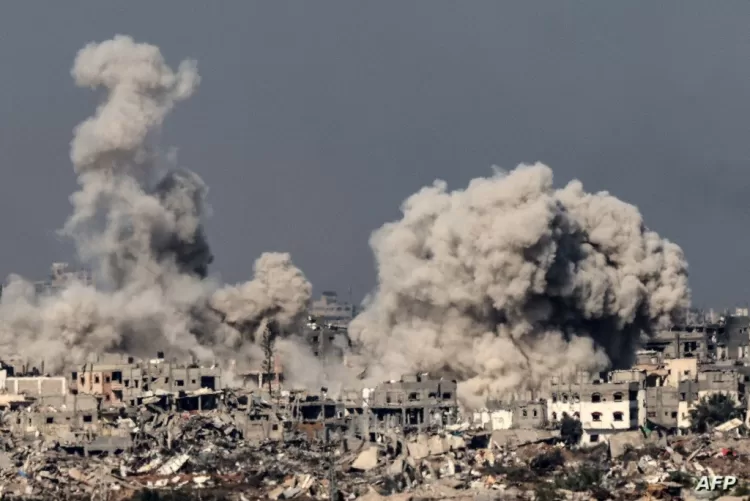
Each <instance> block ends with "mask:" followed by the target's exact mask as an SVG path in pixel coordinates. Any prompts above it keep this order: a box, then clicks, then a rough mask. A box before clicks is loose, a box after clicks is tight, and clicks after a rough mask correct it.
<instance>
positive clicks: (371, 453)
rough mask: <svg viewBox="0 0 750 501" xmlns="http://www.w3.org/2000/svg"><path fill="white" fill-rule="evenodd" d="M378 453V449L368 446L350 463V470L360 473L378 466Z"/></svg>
mask: <svg viewBox="0 0 750 501" xmlns="http://www.w3.org/2000/svg"><path fill="white" fill-rule="evenodd" d="M378 452H379V449H378V448H377V447H375V446H370V447H368V448H366V449H365V450H363V451H362V452H360V453H359V455H358V456H357V459H355V460H354V462H353V463H352V466H351V467H352V469H355V470H360V471H370V470H372V469H373V468H375V467H376V466H377V465H378Z"/></svg>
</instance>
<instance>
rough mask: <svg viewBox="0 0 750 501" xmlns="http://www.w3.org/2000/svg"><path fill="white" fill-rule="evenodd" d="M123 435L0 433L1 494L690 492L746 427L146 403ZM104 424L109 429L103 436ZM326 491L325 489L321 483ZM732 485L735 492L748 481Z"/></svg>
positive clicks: (748, 464) (736, 465)
mask: <svg viewBox="0 0 750 501" xmlns="http://www.w3.org/2000/svg"><path fill="white" fill-rule="evenodd" d="M137 421H138V422H136V421H134V420H132V419H126V420H121V421H120V423H119V425H120V428H122V427H125V428H130V432H131V434H132V437H131V438H132V442H131V444H132V448H126V450H120V449H119V448H118V447H113V448H111V450H109V451H108V452H107V453H106V454H104V455H96V456H89V457H84V456H83V455H81V454H76V451H75V450H71V449H70V448H69V447H67V446H65V447H64V446H63V445H62V444H60V443H58V442H51V441H45V440H42V439H41V438H39V439H36V440H19V439H15V440H14V439H12V438H10V436H5V437H3V438H2V448H3V449H4V451H5V452H4V453H2V454H1V455H0V472H1V473H0V475H1V480H0V488H1V489H2V495H3V498H4V499H58V500H61V499H86V500H91V499H109V500H129V499H133V500H144V501H145V500H178V499H179V500H191V499H201V500H212V499H213V500H224V499H228V500H236V501H250V500H254V499H298V500H304V499H331V498H332V497H333V498H335V499H355V498H359V499H368V500H373V501H375V500H379V499H397V500H409V499H411V500H417V499H457V500H458V499H528V500H534V499H537V500H543V501H547V500H562V499H586V500H588V499H596V500H605V499H614V500H636V499H694V498H696V496H697V495H698V493H696V492H695V490H694V488H693V487H694V485H695V479H696V477H699V476H701V475H736V476H738V477H740V478H741V479H742V478H745V479H748V480H750V438H742V437H740V436H739V430H738V429H735V430H732V431H731V432H728V433H723V434H722V433H716V434H714V435H698V436H690V437H678V436H670V437H666V436H663V437H658V436H657V435H656V434H652V435H651V436H650V437H649V438H646V437H645V436H644V435H643V434H642V433H641V432H640V431H631V432H625V433H620V434H618V435H614V436H613V438H612V439H611V442H610V444H600V445H597V446H595V447H587V448H575V449H569V448H565V447H563V446H562V444H560V443H557V439H556V437H555V436H554V435H553V434H552V433H549V432H544V431H534V430H507V431H495V432H492V433H490V432H476V431H469V430H465V429H460V428H458V427H453V431H442V432H437V431H436V432H432V433H422V434H415V435H410V436H404V435H403V434H400V433H398V432H393V433H388V434H380V435H376V436H375V438H376V440H375V441H374V442H365V441H363V440H360V439H358V438H355V437H347V436H335V437H334V438H333V439H332V440H331V441H330V442H329V443H328V445H327V444H326V443H325V442H323V441H319V440H318V441H316V440H314V439H310V438H309V437H308V436H306V435H304V434H300V435H295V434H294V433H291V432H290V433H287V439H286V440H284V441H282V442H264V443H250V442H246V441H244V439H243V437H242V434H241V433H240V431H239V428H238V427H237V426H235V425H234V424H233V422H232V419H231V418H229V417H227V415H225V414H222V413H219V412H213V413H211V412H209V413H203V414H156V415H145V417H143V418H142V419H138V420H137ZM113 436H114V435H113ZM332 483H333V489H334V492H335V495H334V496H332V495H331V484H332ZM740 484H741V485H738V486H736V487H735V493H736V494H738V495H742V496H746V495H750V488H748V486H745V485H742V481H741V482H740Z"/></svg>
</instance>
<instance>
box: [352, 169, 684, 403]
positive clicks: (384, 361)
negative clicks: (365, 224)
mask: <svg viewBox="0 0 750 501" xmlns="http://www.w3.org/2000/svg"><path fill="white" fill-rule="evenodd" d="M402 211H403V218H402V219H401V220H400V221H397V222H393V223H389V224H386V225H385V226H383V227H382V228H381V229H380V230H378V231H377V232H375V233H374V234H373V236H372V239H371V246H372V248H373V250H374V253H375V257H376V260H377V264H378V278H379V285H378V288H377V290H376V292H375V294H374V296H373V297H372V299H371V301H370V304H369V305H368V306H367V308H366V309H365V311H364V312H363V313H361V314H360V315H359V316H358V317H357V318H356V319H355V320H354V322H353V323H352V325H351V327H350V335H351V336H352V338H353V341H354V342H355V344H356V345H357V346H358V349H359V351H360V354H362V355H364V356H363V357H362V358H364V359H365V360H368V361H369V363H368V367H367V370H368V373H369V375H370V376H371V377H373V378H374V379H381V378H395V377H398V376H399V375H400V374H402V373H408V372H414V371H446V372H448V373H452V374H453V375H455V376H456V377H457V378H458V379H459V380H460V381H461V385H460V395H461V398H462V399H463V400H464V402H465V403H467V404H469V405H472V406H476V405H481V404H482V403H483V402H484V400H485V399H486V398H487V397H489V396H502V395H505V394H507V393H508V392H513V391H516V390H522V389H533V388H535V387H538V386H540V385H541V384H542V383H543V382H544V381H545V380H547V379H548V378H549V377H550V376H553V375H565V373H569V372H570V371H573V370H600V369H603V368H605V367H606V366H609V365H612V366H615V367H617V366H621V365H627V364H628V363H630V361H631V359H632V356H633V354H634V349H635V346H636V344H637V342H638V340H639V337H640V335H641V332H646V333H648V332H651V331H653V330H654V329H656V328H657V327H659V326H660V325H666V324H669V323H670V321H671V320H672V317H673V316H675V315H679V314H680V313H681V312H683V311H684V310H685V309H686V308H687V306H688V303H689V296H690V291H689V289H688V284H687V263H686V261H685V258H684V256H683V253H682V250H681V249H680V248H679V247H678V246H677V245H675V244H673V243H670V242H668V241H666V240H664V239H662V238H660V237H659V235H657V234H656V233H654V232H653V231H649V230H648V229H647V228H646V227H645V226H644V223H643V219H642V217H641V214H640V213H639V211H638V209H637V208H636V207H634V206H632V205H629V204H627V203H625V202H622V201H620V200H618V199H617V198H615V197H613V196H611V195H609V194H608V193H606V192H603V193H597V194H589V193H586V192H585V191H584V190H583V187H582V185H581V183H580V182H577V181H574V182H572V183H570V184H569V185H567V186H566V187H565V188H563V189H559V190H556V189H554V188H553V184H552V171H551V170H550V169H549V168H548V167H546V166H544V165H541V164H536V165H531V166H527V165H522V166H519V167H518V168H517V169H515V170H513V171H512V172H510V173H503V172H500V171H498V172H496V173H495V175H494V176H492V177H490V178H481V179H475V180H473V181H472V182H471V183H470V184H469V186H468V188H467V189H465V190H461V191H453V192H448V191H447V190H446V185H445V183H443V182H436V183H435V184H434V186H431V187H427V188H424V189H422V190H421V191H420V192H418V193H416V194H415V195H413V196H411V197H410V198H409V199H407V200H406V202H405V203H404V204H403V207H402Z"/></svg>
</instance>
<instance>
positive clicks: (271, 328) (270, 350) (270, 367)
mask: <svg viewBox="0 0 750 501" xmlns="http://www.w3.org/2000/svg"><path fill="white" fill-rule="evenodd" d="M277 336H278V329H277V328H276V325H275V323H274V322H273V321H270V322H268V323H267V324H266V326H265V328H264V329H263V339H262V340H261V346H262V348H263V354H264V356H265V357H264V359H263V372H264V375H266V376H268V394H269V395H272V394H273V391H272V386H271V380H272V379H273V378H272V377H271V376H272V375H273V374H274V373H275V372H276V367H275V363H274V351H275V350H274V347H275V344H276V337H277Z"/></svg>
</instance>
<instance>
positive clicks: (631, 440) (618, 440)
mask: <svg viewBox="0 0 750 501" xmlns="http://www.w3.org/2000/svg"><path fill="white" fill-rule="evenodd" d="M645 443H646V439H645V437H644V436H643V433H641V431H640V430H634V431H624V432H621V433H614V434H612V435H611V436H610V437H609V451H610V455H611V457H613V458H620V457H622V456H623V455H624V454H625V452H626V451H627V449H629V448H632V449H637V448H638V447H642V446H643V445H644V444H645Z"/></svg>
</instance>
